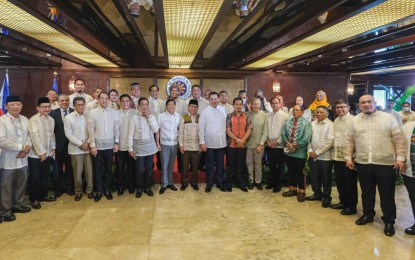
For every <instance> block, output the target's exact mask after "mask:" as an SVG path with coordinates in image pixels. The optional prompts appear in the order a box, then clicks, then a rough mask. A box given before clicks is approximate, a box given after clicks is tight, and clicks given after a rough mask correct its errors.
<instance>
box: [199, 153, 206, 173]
mask: <svg viewBox="0 0 415 260" xmlns="http://www.w3.org/2000/svg"><path fill="white" fill-rule="evenodd" d="M205 166H206V152H201V153H200V159H199V170H201V171H205V170H206V168H205Z"/></svg>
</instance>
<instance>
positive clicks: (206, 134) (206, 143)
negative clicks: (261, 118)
mask: <svg viewBox="0 0 415 260" xmlns="http://www.w3.org/2000/svg"><path fill="white" fill-rule="evenodd" d="M218 103H219V95H218V93H217V92H211V93H210V94H209V106H208V107H207V108H205V109H203V111H202V112H201V114H200V120H199V139H200V148H201V150H202V151H203V152H206V189H205V191H206V192H207V193H209V192H211V190H212V186H213V175H214V169H215V164H216V183H217V187H218V188H219V189H220V190H221V191H224V192H225V191H226V190H225V187H224V165H223V164H224V156H225V148H226V115H225V111H224V110H223V107H221V106H218ZM199 111H200V108H199Z"/></svg>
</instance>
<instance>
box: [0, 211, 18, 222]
mask: <svg viewBox="0 0 415 260" xmlns="http://www.w3.org/2000/svg"><path fill="white" fill-rule="evenodd" d="M15 220H16V216H15V215H14V214H13V213H10V214H9V215H6V216H3V221H4V222H10V221H15Z"/></svg>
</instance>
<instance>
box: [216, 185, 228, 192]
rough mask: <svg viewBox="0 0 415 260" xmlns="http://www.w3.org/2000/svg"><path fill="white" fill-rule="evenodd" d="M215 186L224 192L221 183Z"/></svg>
mask: <svg viewBox="0 0 415 260" xmlns="http://www.w3.org/2000/svg"><path fill="white" fill-rule="evenodd" d="M216 187H217V188H218V189H220V191H222V192H226V189H225V186H224V185H223V184H217V185H216Z"/></svg>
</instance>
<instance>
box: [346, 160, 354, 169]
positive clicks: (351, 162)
mask: <svg viewBox="0 0 415 260" xmlns="http://www.w3.org/2000/svg"><path fill="white" fill-rule="evenodd" d="M346 167H347V168H349V169H350V170H355V168H354V167H355V165H354V162H353V160H346Z"/></svg>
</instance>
